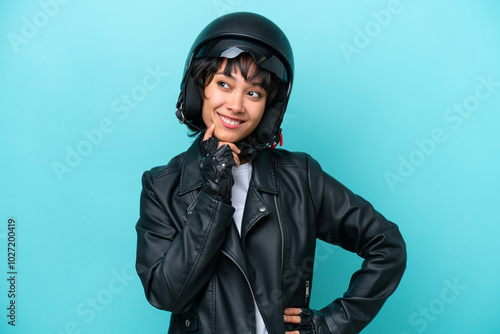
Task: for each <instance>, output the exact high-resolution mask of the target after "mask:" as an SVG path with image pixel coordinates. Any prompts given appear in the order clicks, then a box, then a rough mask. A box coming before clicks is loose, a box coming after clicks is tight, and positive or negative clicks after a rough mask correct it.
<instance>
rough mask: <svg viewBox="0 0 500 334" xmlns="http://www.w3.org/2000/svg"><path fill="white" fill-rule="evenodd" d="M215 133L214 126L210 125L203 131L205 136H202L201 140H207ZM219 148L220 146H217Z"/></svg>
mask: <svg viewBox="0 0 500 334" xmlns="http://www.w3.org/2000/svg"><path fill="white" fill-rule="evenodd" d="M214 131H215V124H214V123H212V125H210V126H209V127H208V128H207V130H206V131H205V135H204V136H203V140H207V139H208V138H210V137H212V135H213V134H214ZM219 146H220V145H219Z"/></svg>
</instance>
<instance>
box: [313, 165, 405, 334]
mask: <svg viewBox="0 0 500 334" xmlns="http://www.w3.org/2000/svg"><path fill="white" fill-rule="evenodd" d="M309 161H310V162H309V178H310V182H309V184H310V191H311V196H312V197H313V201H314V203H315V206H316V212H317V226H316V227H317V237H318V238H319V239H322V240H324V241H326V242H329V243H331V244H335V245H339V246H341V247H342V248H344V249H346V250H349V251H351V252H355V253H357V254H358V255H359V256H361V257H362V258H363V259H364V261H363V264H362V266H361V269H359V270H358V271H356V272H355V273H354V274H353V276H352V278H351V281H350V284H349V288H348V290H347V291H346V292H345V294H344V296H343V297H342V298H338V299H336V300H335V301H334V302H333V303H331V304H330V305H328V306H327V307H325V308H323V309H322V310H321V311H320V313H321V314H322V315H323V316H324V320H325V322H326V324H327V326H328V328H329V330H330V332H331V333H335V334H337V333H339V334H340V333H341V334H350V333H359V332H360V331H361V330H362V329H363V328H364V327H365V326H366V325H368V323H369V322H370V321H371V320H372V319H373V318H374V317H375V316H376V315H377V313H378V312H379V310H380V309H381V307H382V305H383V304H384V302H385V301H386V300H387V298H388V297H389V296H390V295H391V294H392V293H393V292H394V290H395V289H396V287H397V286H398V284H399V282H400V280H401V278H402V276H403V272H404V270H405V268H406V245H405V242H404V240H403V238H402V236H401V234H400V232H399V229H398V227H397V226H396V225H395V224H394V223H392V222H390V221H388V220H387V219H385V218H384V217H383V216H382V215H381V214H380V213H378V212H377V211H375V209H374V208H373V207H372V206H371V205H370V203H368V202H367V201H365V200H364V199H363V198H361V197H359V196H357V195H355V194H353V193H352V192H351V191H350V190H348V189H347V188H346V187H344V186H343V185H342V184H340V183H339V182H338V181H337V180H335V179H334V178H332V177H331V176H330V175H328V174H326V173H324V172H323V171H322V170H321V168H320V166H319V165H318V163H317V162H316V161H314V160H313V159H311V158H309Z"/></svg>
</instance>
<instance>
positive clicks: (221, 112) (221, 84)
mask: <svg viewBox="0 0 500 334" xmlns="http://www.w3.org/2000/svg"><path fill="white" fill-rule="evenodd" d="M226 62H227V61H226V60H225V61H224V62H223V63H222V65H221V66H220V68H219V70H218V71H217V73H216V74H215V75H214V77H213V79H212V81H211V82H210V83H209V84H208V85H207V86H206V87H205V99H204V101H203V110H202V117H203V121H204V122H205V125H206V126H207V128H208V127H210V125H212V123H213V124H215V131H214V136H215V137H216V138H217V139H219V140H220V141H223V142H229V143H236V142H238V141H241V140H242V139H244V138H246V137H247V136H248V135H250V134H251V133H252V132H253V130H255V128H256V127H257V125H258V124H259V122H260V120H261V119H262V115H263V114H264V109H265V107H266V99H267V93H266V91H265V90H264V89H263V88H261V87H260V79H259V78H255V79H253V81H252V82H249V81H246V80H245V78H244V77H243V76H242V75H241V72H240V70H239V68H238V66H235V69H234V70H233V71H232V72H231V75H230V76H226V75H225V74H224V73H223V70H224V68H225V66H226ZM254 66H257V65H256V64H254Z"/></svg>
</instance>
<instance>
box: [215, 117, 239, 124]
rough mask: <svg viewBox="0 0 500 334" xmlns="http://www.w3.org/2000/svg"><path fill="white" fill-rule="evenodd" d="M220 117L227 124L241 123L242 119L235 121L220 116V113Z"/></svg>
mask: <svg viewBox="0 0 500 334" xmlns="http://www.w3.org/2000/svg"><path fill="white" fill-rule="evenodd" d="M220 117H221V118H222V120H223V121H224V122H226V123H228V124H231V125H238V124H241V123H243V122H242V121H236V120H234V119H230V118H227V117H225V116H222V115H220Z"/></svg>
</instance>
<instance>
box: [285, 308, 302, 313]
mask: <svg viewBox="0 0 500 334" xmlns="http://www.w3.org/2000/svg"><path fill="white" fill-rule="evenodd" d="M283 313H285V314H286V315H299V314H301V313H302V309H301V308H298V307H288V308H286V309H285V311H284V312H283Z"/></svg>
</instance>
